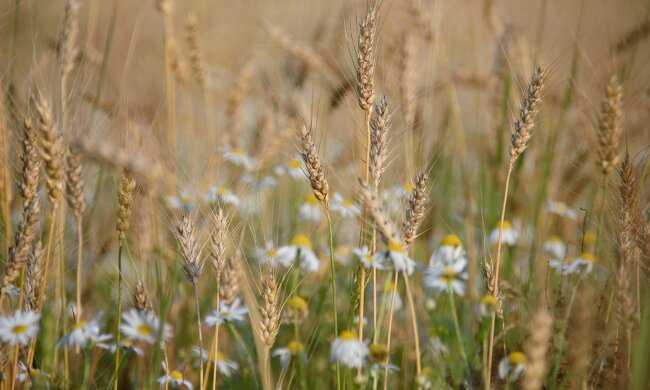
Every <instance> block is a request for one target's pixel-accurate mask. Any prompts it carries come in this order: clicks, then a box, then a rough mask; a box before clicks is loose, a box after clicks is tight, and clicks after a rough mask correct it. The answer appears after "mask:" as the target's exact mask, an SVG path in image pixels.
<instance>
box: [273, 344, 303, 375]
mask: <svg viewBox="0 0 650 390" xmlns="http://www.w3.org/2000/svg"><path fill="white" fill-rule="evenodd" d="M304 350H305V346H304V345H303V344H302V343H301V342H299V341H296V340H292V341H290V342H289V344H287V346H286V347H284V348H277V349H275V350H274V351H273V353H272V354H271V356H273V357H277V358H278V359H280V365H281V366H282V368H287V367H288V366H289V363H290V362H291V358H292V357H297V356H300V357H301V358H302V359H304V358H305V356H304V354H303V351H304Z"/></svg>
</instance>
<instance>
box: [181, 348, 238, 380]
mask: <svg viewBox="0 0 650 390" xmlns="http://www.w3.org/2000/svg"><path fill="white" fill-rule="evenodd" d="M192 355H193V356H194V357H196V358H197V359H201V360H203V362H207V361H208V351H206V350H205V349H201V348H200V347H199V346H194V347H192ZM209 355H210V360H211V361H212V362H213V363H215V362H216V364H217V369H218V370H219V372H220V373H222V374H223V375H225V376H227V377H229V378H230V377H231V376H232V374H233V373H235V372H237V370H239V364H238V363H237V362H235V361H232V360H228V358H227V357H226V355H224V354H223V353H221V352H219V351H217V355H216V356H215V354H214V353H210V354H209Z"/></svg>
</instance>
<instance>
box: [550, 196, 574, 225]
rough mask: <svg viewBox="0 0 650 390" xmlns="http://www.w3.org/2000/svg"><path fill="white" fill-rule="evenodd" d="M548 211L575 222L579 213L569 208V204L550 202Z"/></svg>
mask: <svg viewBox="0 0 650 390" xmlns="http://www.w3.org/2000/svg"><path fill="white" fill-rule="evenodd" d="M546 211H547V212H549V213H551V214H555V215H558V216H560V217H565V218H569V219H571V220H574V221H575V220H576V219H578V213H577V212H576V211H575V210H574V209H572V208H570V207H569V206H567V204H566V203H564V202H560V201H556V200H549V201H548V203H547V204H546Z"/></svg>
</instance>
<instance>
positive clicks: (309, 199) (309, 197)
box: [305, 193, 318, 205]
mask: <svg viewBox="0 0 650 390" xmlns="http://www.w3.org/2000/svg"><path fill="white" fill-rule="evenodd" d="M305 203H309V204H311V205H317V204H318V199H316V197H315V196H314V194H312V193H309V194H307V196H305Z"/></svg>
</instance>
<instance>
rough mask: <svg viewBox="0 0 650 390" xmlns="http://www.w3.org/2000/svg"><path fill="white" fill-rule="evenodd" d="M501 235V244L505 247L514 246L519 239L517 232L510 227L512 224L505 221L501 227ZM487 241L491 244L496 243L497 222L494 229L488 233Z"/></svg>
mask: <svg viewBox="0 0 650 390" xmlns="http://www.w3.org/2000/svg"><path fill="white" fill-rule="evenodd" d="M502 230H503V234H502V239H501V242H502V243H504V244H506V245H515V244H516V243H517V240H518V239H519V232H518V231H517V229H515V228H514V227H513V226H512V223H510V221H508V220H507V219H505V220H504V221H503V226H502ZM488 240H489V241H490V242H491V243H497V241H499V222H497V224H496V227H495V228H494V229H493V230H492V231H491V232H490V236H489V237H488Z"/></svg>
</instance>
